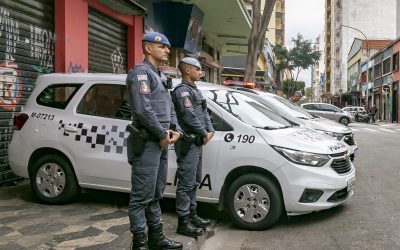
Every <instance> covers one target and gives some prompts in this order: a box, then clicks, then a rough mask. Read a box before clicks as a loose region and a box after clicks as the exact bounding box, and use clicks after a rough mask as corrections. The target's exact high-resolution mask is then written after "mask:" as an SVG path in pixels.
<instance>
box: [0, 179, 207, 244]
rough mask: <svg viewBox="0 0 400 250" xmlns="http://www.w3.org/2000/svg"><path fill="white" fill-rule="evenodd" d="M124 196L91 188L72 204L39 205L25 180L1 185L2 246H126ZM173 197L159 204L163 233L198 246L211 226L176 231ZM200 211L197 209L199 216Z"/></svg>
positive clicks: (128, 241) (0, 221)
mask: <svg viewBox="0 0 400 250" xmlns="http://www.w3.org/2000/svg"><path fill="white" fill-rule="evenodd" d="M128 200H129V196H128V194H123V193H115V192H105V191H94V190H89V191H88V192H86V193H84V194H82V195H81V196H80V197H79V199H78V200H77V201H76V202H75V203H72V204H67V205H61V206H54V205H45V204H41V203H38V202H37V201H36V200H35V198H34V196H33V194H32V191H31V189H30V186H29V185H28V184H27V182H24V183H22V184H19V185H18V186H15V187H2V188H0V249H4V250H6V249H7V250H8V249H10V250H16V249H129V246H130V242H131V233H130V232H129V220H128V215H127V211H128V208H127V204H128ZM173 207H174V200H171V199H165V201H164V202H163V203H162V209H163V213H162V222H163V225H164V234H165V235H166V236H167V237H170V238H172V239H174V240H176V241H180V242H182V243H183V244H184V249H190V250H192V249H193V250H194V249H196V250H197V249H200V247H201V245H202V244H203V243H204V241H205V240H206V238H207V237H210V236H212V235H213V228H214V224H213V225H212V226H211V227H210V228H208V229H207V232H206V233H205V234H204V235H202V236H201V237H198V238H197V239H195V238H190V237H186V236H182V235H178V234H176V232H175V230H176V226H177V218H176V215H175V213H174V208H173ZM201 212H203V213H204V211H201V210H200V211H199V214H202V213H201Z"/></svg>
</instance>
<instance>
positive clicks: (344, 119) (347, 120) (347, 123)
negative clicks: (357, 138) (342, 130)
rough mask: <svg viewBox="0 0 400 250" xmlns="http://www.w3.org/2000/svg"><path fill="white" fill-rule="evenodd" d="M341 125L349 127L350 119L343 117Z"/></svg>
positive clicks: (340, 121) (340, 120)
mask: <svg viewBox="0 0 400 250" xmlns="http://www.w3.org/2000/svg"><path fill="white" fill-rule="evenodd" d="M339 123H341V124H343V125H345V126H347V125H349V123H350V119H349V118H347V117H342V118H340V119H339Z"/></svg>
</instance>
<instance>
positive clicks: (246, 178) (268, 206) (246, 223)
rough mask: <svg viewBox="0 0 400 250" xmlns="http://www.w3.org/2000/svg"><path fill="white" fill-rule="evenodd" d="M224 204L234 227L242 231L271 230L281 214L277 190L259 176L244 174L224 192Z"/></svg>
mask: <svg viewBox="0 0 400 250" xmlns="http://www.w3.org/2000/svg"><path fill="white" fill-rule="evenodd" d="M247 191H248V193H247ZM246 193H247V194H246ZM258 193H259V194H260V195H259V196H257V194H258ZM260 196H261V197H260ZM249 199H250V200H249ZM235 201H236V202H235ZM226 202H227V203H226V208H227V211H228V213H229V215H230V217H231V219H232V221H233V222H234V224H235V225H236V226H237V227H239V228H242V229H246V230H263V229H267V228H269V227H271V226H272V225H273V224H274V223H275V222H276V221H277V220H278V219H279V218H280V216H281V214H282V211H283V200H282V195H281V191H280V189H279V188H278V187H277V185H276V184H275V182H273V181H272V180H271V179H269V178H267V177H265V176H263V175H261V174H246V175H243V176H241V177H239V178H238V179H236V180H235V181H234V182H233V183H232V184H231V186H230V187H229V189H228V192H227V199H226ZM249 208H251V210H249ZM248 212H249V213H248Z"/></svg>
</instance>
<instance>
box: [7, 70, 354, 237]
mask: <svg viewBox="0 0 400 250" xmlns="http://www.w3.org/2000/svg"><path fill="white" fill-rule="evenodd" d="M125 79H126V75H117V74H80V73H77V74H46V75H42V76H39V78H38V80H37V82H36V87H35V89H34V91H33V92H32V94H31V96H30V97H29V99H28V101H27V103H26V105H25V106H24V110H23V112H21V113H20V114H18V115H16V116H15V119H14V126H15V130H14V134H13V137H12V141H11V143H10V145H9V148H8V152H9V160H10V166H11V168H12V170H13V171H14V173H15V174H17V175H19V176H23V177H27V178H28V177H29V178H30V181H31V186H32V189H33V192H34V194H35V195H36V196H37V197H38V199H39V200H40V201H42V202H46V203H51V204H62V203H67V202H70V201H72V200H73V199H74V198H75V197H76V196H77V195H78V194H79V192H80V189H81V188H94V189H103V190H111V191H120V192H128V193H129V192H130V190H131V182H130V177H131V166H130V165H129V164H128V161H127V137H128V132H127V131H126V126H127V125H128V124H130V123H131V117H130V107H129V105H127V104H126V101H127V98H126V97H127V93H126V92H127V90H126V86H125ZM197 86H198V89H200V90H201V91H202V94H203V96H204V97H205V99H206V101H207V110H208V112H209V114H210V118H211V119H212V122H213V126H214V129H215V131H216V132H215V135H214V137H213V139H212V140H211V141H210V142H209V143H208V144H207V145H206V146H204V148H203V150H204V151H203V152H204V154H203V156H204V157H203V173H202V174H203V175H202V181H201V183H200V185H199V190H198V191H197V200H198V201H202V202H210V203H216V204H219V209H224V210H225V211H226V212H227V213H229V214H230V216H231V218H232V221H233V222H234V223H235V224H236V225H237V226H239V227H241V228H244V229H247V230H260V229H265V228H268V227H270V226H271V225H273V224H274V223H275V222H276V221H277V220H278V219H279V218H280V216H281V214H282V213H284V212H286V213H287V214H289V215H298V214H304V213H310V212H314V211H320V210H323V209H329V208H332V207H335V206H338V205H340V204H341V203H343V202H345V201H346V200H348V199H349V198H350V197H351V196H352V195H353V188H354V185H355V181H356V175H355V172H356V170H355V167H354V165H353V163H352V162H351V160H350V155H349V152H348V148H347V146H346V145H345V144H344V143H342V142H340V141H338V140H335V139H333V138H332V137H330V136H328V135H325V134H323V133H318V132H316V131H315V130H311V129H307V128H301V127H298V126H293V125H292V124H291V123H290V122H289V121H287V120H286V119H284V118H283V117H281V116H279V115H278V114H276V113H274V112H273V111H271V110H270V109H268V108H267V107H266V106H265V105H263V104H262V103H260V102H258V101H256V100H254V99H252V98H251V97H248V96H246V95H244V94H243V93H240V92H238V91H235V90H232V89H230V88H226V87H222V86H220V85H216V84H209V83H201V82H198V83H197ZM158 108H162V107H158ZM21 149H23V150H21ZM176 169H177V163H176V155H175V151H174V150H173V145H171V146H170V148H169V158H168V177H167V187H166V190H165V196H166V197H175V193H176V183H177V178H176Z"/></svg>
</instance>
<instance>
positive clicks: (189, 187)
mask: <svg viewBox="0 0 400 250" xmlns="http://www.w3.org/2000/svg"><path fill="white" fill-rule="evenodd" d="M178 67H179V70H180V72H181V73H182V83H181V84H180V85H178V86H177V87H176V88H175V90H174V92H173V94H172V100H173V102H174V105H175V110H176V112H177V117H178V122H179V124H180V126H181V128H182V130H183V131H184V132H185V133H184V134H185V136H184V137H185V138H182V139H181V140H179V141H177V142H176V143H175V152H176V155H177V163H178V170H177V177H178V184H177V189H176V212H177V214H178V217H179V218H178V219H179V220H178V228H177V233H179V234H183V235H187V236H191V237H196V236H199V235H201V234H202V233H203V230H202V228H205V227H206V226H208V225H209V224H210V220H207V219H203V218H201V217H199V216H198V215H197V212H196V207H197V203H196V189H197V187H198V186H199V184H200V182H201V175H202V174H201V170H202V145H205V144H207V142H208V141H209V140H210V139H211V138H212V137H213V135H214V128H213V127H212V125H211V121H210V118H209V116H208V112H207V107H206V100H205V99H204V98H203V96H202V95H201V93H200V90H198V89H197V87H196V84H195V81H198V80H199V78H200V76H201V65H200V63H199V61H197V60H196V59H194V58H190V57H185V58H183V59H182V60H181V61H180V62H179V66H178ZM190 136H191V139H190ZM195 138H197V139H200V140H195ZM196 141H197V143H196ZM199 141H200V142H199Z"/></svg>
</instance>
